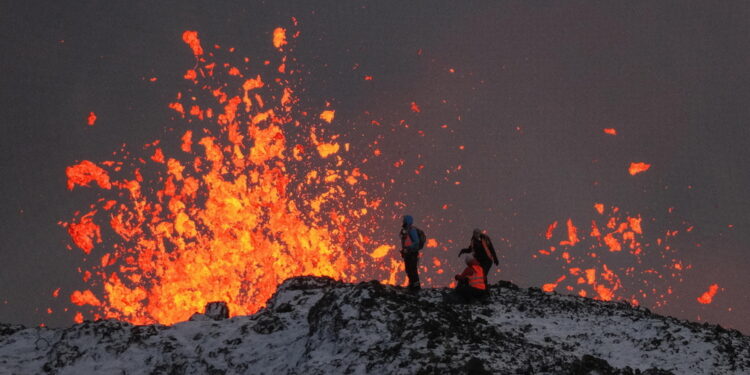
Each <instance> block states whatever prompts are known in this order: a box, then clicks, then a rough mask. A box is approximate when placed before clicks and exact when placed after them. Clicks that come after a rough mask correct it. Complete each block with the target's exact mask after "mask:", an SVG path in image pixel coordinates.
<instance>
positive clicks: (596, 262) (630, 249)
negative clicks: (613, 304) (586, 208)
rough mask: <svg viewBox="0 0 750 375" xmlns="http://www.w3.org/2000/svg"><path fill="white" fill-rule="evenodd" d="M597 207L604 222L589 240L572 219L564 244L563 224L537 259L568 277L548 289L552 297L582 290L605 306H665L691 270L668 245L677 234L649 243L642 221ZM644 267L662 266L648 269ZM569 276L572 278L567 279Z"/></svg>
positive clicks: (595, 225) (551, 230)
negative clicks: (560, 291)
mask: <svg viewBox="0 0 750 375" xmlns="http://www.w3.org/2000/svg"><path fill="white" fill-rule="evenodd" d="M593 207H594V210H595V212H596V215H598V217H599V218H598V219H593V220H591V231H590V233H589V236H588V237H584V236H581V235H580V234H579V229H578V228H577V227H576V226H575V225H574V224H573V221H572V220H571V219H568V220H567V224H568V225H567V226H568V231H567V233H566V235H565V237H563V239H562V240H557V241H556V240H554V231H555V228H556V227H557V221H554V222H553V223H552V224H550V225H549V227H548V228H547V231H546V233H545V234H544V237H545V238H546V239H547V240H548V241H550V242H551V243H552V244H551V245H550V246H549V248H548V249H546V250H545V249H542V250H539V251H538V252H537V254H540V255H541V256H543V257H544V258H540V255H537V254H534V255H533V257H534V258H539V259H549V260H552V261H555V262H558V264H560V266H561V268H562V269H563V270H564V271H563V272H564V273H563V275H562V276H560V277H559V278H558V279H557V280H556V281H555V282H551V283H547V284H544V285H543V286H542V289H543V290H544V291H547V292H551V291H553V290H556V289H557V288H558V287H560V286H563V287H564V288H565V289H566V290H568V291H575V290H576V289H577V290H578V291H577V294H578V295H580V296H584V297H585V296H593V298H596V299H600V300H605V301H609V300H613V299H625V300H627V301H629V302H630V303H632V304H634V305H637V304H642V303H643V302H647V303H648V304H649V305H651V306H653V307H660V306H663V305H665V304H666V303H667V301H668V295H669V294H671V293H672V283H676V282H680V281H681V280H682V272H683V270H684V269H689V268H691V267H690V266H689V265H687V266H683V265H682V262H681V261H679V260H677V259H675V257H676V254H675V252H676V251H675V249H674V248H672V247H670V246H669V245H668V244H667V239H668V238H670V237H672V236H674V235H675V234H676V233H677V231H667V233H665V235H664V237H663V238H662V237H660V238H657V239H656V241H655V242H654V243H649V242H646V240H645V238H644V229H643V226H642V221H643V219H642V218H641V216H640V215H623V213H622V212H620V209H619V208H618V207H609V208H608V207H606V206H605V205H604V204H603V203H596V204H594V205H593ZM556 245H559V246H560V248H558V247H556ZM556 250H559V251H556ZM644 264H652V265H654V264H660V265H661V266H660V267H657V268H645V267H644V266H643V265H644ZM615 265H616V266H615ZM566 274H569V275H570V276H572V278H566V276H567V275H566Z"/></svg>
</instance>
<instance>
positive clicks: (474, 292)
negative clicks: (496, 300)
mask: <svg viewBox="0 0 750 375" xmlns="http://www.w3.org/2000/svg"><path fill="white" fill-rule="evenodd" d="M464 260H465V261H466V268H465V269H464V272H462V273H461V274H459V275H456V281H458V284H457V285H456V290H455V291H456V295H457V296H458V297H459V298H460V299H461V300H462V302H464V303H471V302H472V301H475V300H480V299H483V298H485V297H486V296H487V282H486V279H485V277H484V269H482V266H481V265H480V264H479V262H478V261H477V260H476V259H475V258H474V257H473V256H472V255H470V254H469V255H466V256H465V258H464Z"/></svg>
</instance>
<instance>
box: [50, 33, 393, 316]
mask: <svg viewBox="0 0 750 375" xmlns="http://www.w3.org/2000/svg"><path fill="white" fill-rule="evenodd" d="M295 24H296V22H295ZM286 32H287V30H286V29H284V28H276V29H275V30H274V31H273V33H272V38H270V39H271V40H269V41H268V43H269V45H273V46H274V47H275V49H274V51H276V53H277V56H275V57H274V58H272V59H269V60H259V61H263V62H264V63H263V65H260V64H258V65H259V66H256V65H252V64H251V61H255V59H249V58H244V62H245V64H244V65H239V66H235V65H234V64H230V63H228V62H223V60H222V59H223V57H224V56H227V60H228V61H229V60H231V61H237V60H238V59H236V58H233V59H229V56H233V55H232V54H233V53H235V52H234V48H231V49H229V50H222V49H221V48H220V47H219V46H215V47H214V48H213V49H208V48H204V47H203V45H202V44H201V40H200V38H199V34H198V32H196V31H185V33H184V34H183V35H182V38H183V41H184V42H185V43H186V44H187V46H188V47H189V48H190V49H191V51H192V53H193V55H194V56H195V66H194V67H192V68H191V69H188V70H187V72H185V73H179V76H183V77H184V79H185V80H186V81H185V82H186V86H187V87H188V88H186V89H185V90H183V91H182V92H180V93H178V94H177V95H176V96H175V98H176V99H175V100H174V101H173V102H171V103H169V104H167V105H168V107H169V108H171V109H172V110H173V111H174V113H175V116H176V118H177V119H176V120H175V125H174V126H173V128H174V130H173V131H171V133H168V134H169V135H168V136H166V137H165V138H164V139H160V140H156V141H153V142H150V143H148V144H146V145H145V146H144V147H143V150H142V151H137V150H136V151H126V148H125V147H124V148H123V150H121V151H120V152H118V153H116V159H115V160H112V161H102V162H96V163H95V162H91V161H88V160H83V161H80V162H78V163H77V164H75V165H73V166H71V167H69V168H68V169H67V171H66V174H67V177H68V186H67V187H68V189H69V190H79V189H82V188H87V187H88V188H92V189H98V190H97V191H98V199H97V201H96V203H95V204H93V205H91V208H90V209H89V210H87V212H76V213H75V214H74V217H73V218H72V219H71V220H70V221H69V222H65V223H61V224H62V225H63V226H65V227H66V228H67V231H68V233H69V235H70V237H71V239H72V242H73V244H75V246H77V247H78V248H80V249H81V250H83V252H84V254H85V256H86V258H85V261H86V265H87V267H86V268H84V269H81V270H80V272H81V273H82V274H83V278H84V281H86V282H88V283H89V284H90V285H91V286H92V290H83V291H74V292H73V293H72V294H71V295H70V300H71V302H72V303H73V304H75V305H77V306H82V307H83V306H85V309H87V310H83V311H78V312H77V313H76V317H75V320H76V321H81V320H82V319H83V318H84V315H83V314H90V315H91V316H92V317H94V318H100V317H104V318H117V319H121V320H126V321H129V322H131V323H135V324H147V323H154V322H158V323H163V324H171V323H175V322H179V321H184V320H186V319H188V318H189V317H190V315H191V314H193V313H194V312H197V311H202V309H203V307H204V306H205V305H206V303H207V302H211V301H226V302H227V303H228V305H229V311H230V312H231V314H232V315H243V314H251V313H254V312H255V311H257V310H258V309H260V308H261V307H262V306H263V304H264V303H265V301H266V300H267V299H268V298H269V297H271V295H272V294H273V293H274V292H275V291H276V287H277V285H278V284H279V283H280V282H281V281H283V280H284V279H286V278H289V277H292V276H298V275H318V276H330V277H334V278H336V279H340V280H346V281H353V280H359V279H361V278H363V275H365V274H368V269H367V267H369V266H366V265H365V262H364V261H363V260H362V259H364V258H367V259H370V258H379V257H384V256H385V254H387V253H388V252H389V251H390V250H391V248H392V246H388V245H384V244H383V243H376V240H375V238H376V236H374V235H372V233H374V232H375V231H376V230H377V226H376V224H375V221H374V218H376V217H377V212H378V210H379V209H380V207H381V206H380V204H381V201H382V198H381V194H380V193H379V192H377V191H376V190H374V189H372V188H370V187H368V185H367V184H366V183H367V180H368V178H369V177H368V175H367V173H366V172H365V171H364V170H362V169H361V166H354V165H353V162H351V161H350V158H347V155H346V153H347V152H349V151H350V145H349V144H348V143H346V144H341V142H340V140H339V135H338V134H337V133H336V132H335V129H336V126H335V125H336V117H335V116H334V114H335V109H333V108H329V105H328V104H326V105H325V106H322V105H321V108H318V109H310V108H303V106H302V105H301V104H300V98H299V97H298V92H301V90H298V85H299V80H298V79H295V73H296V72H295V70H294V69H293V66H292V65H294V64H293V63H294V61H295V60H294V58H292V57H290V56H289V55H288V53H289V51H291V46H292V44H293V42H292V41H293V39H294V38H296V36H297V35H298V34H299V33H298V32H297V33H296V34H294V35H291V36H289V37H288V36H287V34H286ZM191 65H192V63H191ZM165 104H166V103H165ZM92 115H93V113H92ZM90 122H92V120H90ZM368 152H369V151H368ZM351 160H355V158H351ZM102 244H104V245H102ZM381 271H383V272H385V274H384V275H383V278H385V279H388V280H391V281H393V282H395V276H394V273H395V272H396V271H398V265H397V263H393V262H391V263H389V264H386V265H385V266H384V268H383V269H382V270H381ZM368 275H372V272H370V273H369V274H368Z"/></svg>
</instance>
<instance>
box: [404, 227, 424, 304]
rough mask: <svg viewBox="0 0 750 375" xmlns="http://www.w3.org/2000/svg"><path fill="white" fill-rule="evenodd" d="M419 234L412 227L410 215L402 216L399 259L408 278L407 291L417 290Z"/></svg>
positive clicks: (418, 284) (418, 287) (418, 286)
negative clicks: (402, 260)
mask: <svg viewBox="0 0 750 375" xmlns="http://www.w3.org/2000/svg"><path fill="white" fill-rule="evenodd" d="M419 244H420V242H419V234H418V233H417V228H416V227H414V218H413V217H411V215H404V221H403V223H402V224H401V257H402V258H404V268H405V270H406V276H407V277H408V278H409V290H413V291H416V290H419V289H421V285H420V283H419V271H418V270H417V266H418V265H419Z"/></svg>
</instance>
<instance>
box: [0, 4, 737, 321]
mask: <svg viewBox="0 0 750 375" xmlns="http://www.w3.org/2000/svg"><path fill="white" fill-rule="evenodd" d="M291 17H296V18H297V19H298V20H299V27H298V29H299V30H300V32H301V34H300V37H299V38H298V40H296V41H295V43H296V44H295V51H294V56H295V57H296V58H297V59H298V61H299V63H300V64H302V65H304V68H303V69H304V70H305V71H306V72H307V73H306V76H305V83H304V85H305V96H306V97H308V98H316V100H318V102H319V103H322V102H324V101H331V102H332V105H333V107H335V108H336V119H337V121H338V122H339V123H340V124H343V126H351V129H353V130H352V134H349V136H351V137H352V139H357V137H359V136H361V138H362V139H370V138H372V136H374V135H376V134H375V133H374V132H376V131H379V132H381V133H382V130H373V129H372V128H371V127H370V128H368V127H367V126H363V124H369V123H370V121H371V120H372V119H375V118H377V119H379V120H380V121H381V122H382V123H384V124H398V123H399V120H401V119H404V118H407V117H408V120H409V122H410V124H411V126H413V127H416V128H419V129H424V130H425V132H427V133H428V136H427V137H425V138H424V139H421V138H419V137H416V136H412V137H410V138H409V137H407V138H405V139H397V140H392V141H388V140H387V136H388V134H387V133H386V134H384V135H385V136H386V139H385V140H384V141H383V143H382V148H383V153H384V154H386V155H389V157H391V158H396V159H401V158H403V159H404V160H406V161H407V163H415V164H413V165H407V166H406V167H408V168H411V169H413V168H414V165H416V164H418V163H422V164H424V165H425V168H424V172H423V173H422V174H420V175H419V176H412V177H410V178H408V179H405V178H401V179H399V180H398V181H399V182H397V183H396V184H395V185H393V186H392V190H391V192H390V198H391V199H392V200H399V201H402V202H404V203H405V204H407V207H408V210H409V212H410V213H412V214H414V215H415V217H416V219H417V223H418V224H419V223H422V224H424V225H425V226H426V227H427V230H428V232H430V233H428V234H429V235H430V236H434V237H436V238H437V239H438V240H439V241H440V242H441V243H450V242H448V241H449V240H452V241H455V242H454V243H453V244H450V245H449V246H451V249H450V250H449V251H454V250H455V251H456V252H457V251H458V249H460V247H462V246H464V245H465V242H467V240H468V237H469V235H470V233H471V229H472V228H474V227H481V228H485V229H487V230H488V233H489V235H490V236H491V237H492V238H493V239H495V242H496V245H497V247H498V250H499V252H500V254H501V258H502V259H501V266H500V271H498V272H496V273H495V274H494V275H493V276H492V277H493V278H495V279H498V278H502V279H508V280H513V281H514V282H516V283H518V284H519V285H521V286H523V287H529V286H540V285H542V284H544V283H547V282H552V281H554V280H555V279H556V278H557V277H558V276H560V275H561V274H562V272H564V271H562V270H561V268H560V267H559V265H558V266H550V265H547V266H543V265H541V264H540V262H539V261H535V260H533V259H532V258H531V255H532V254H533V253H534V252H535V251H536V250H538V249H541V248H544V247H545V246H548V245H549V242H547V241H546V240H545V239H544V238H543V236H542V233H543V232H544V231H545V230H546V228H547V226H548V225H549V224H550V223H551V222H553V221H556V220H557V221H561V222H563V221H565V220H567V218H572V220H573V221H574V222H577V223H581V224H582V226H583V227H584V228H587V227H586V225H585V223H587V221H590V220H591V216H592V213H593V211H592V205H593V203H595V202H603V203H606V204H608V205H615V206H618V207H621V209H622V210H624V211H627V212H631V213H638V214H641V215H642V216H643V217H644V218H645V220H644V231H645V232H648V233H659V235H661V233H663V232H664V231H666V230H667V229H670V228H671V229H673V228H677V227H680V228H684V227H687V226H693V227H694V229H693V230H692V231H691V232H684V231H683V233H681V234H680V235H679V236H677V237H675V239H674V240H673V242H672V246H674V247H675V248H677V249H678V250H679V252H678V254H679V257H680V258H681V259H682V260H683V261H685V263H689V264H692V266H693V268H692V269H691V270H689V272H685V273H684V281H683V282H682V283H679V284H677V285H679V287H678V288H676V291H675V295H674V297H672V299H671V300H670V303H669V304H668V305H667V306H665V307H662V308H659V309H657V310H656V311H657V312H659V313H664V314H669V315H674V316H677V317H680V318H686V319H691V320H696V319H698V318H699V317H700V319H701V320H707V321H710V322H713V323H720V324H722V325H724V326H729V327H734V328H738V329H740V330H742V331H743V332H745V333H750V323H749V322H750V321H748V319H747V316H749V315H750V297H749V296H748V292H747V289H746V288H747V287H748V285H750V272H748V269H749V268H750V257H749V256H748V250H750V246H748V244H750V242H749V241H750V232H748V230H747V225H748V219H750V200H749V199H748V198H747V191H748V189H749V188H750V169H748V167H747V165H748V162H750V152H749V151H748V145H750V141H749V137H750V130H748V129H749V128H748V121H749V120H750V105H748V103H749V102H750V70H748V64H749V63H750V22H748V20H750V4H748V3H747V2H743V1H724V2H693V1H679V2H663V1H629V2H595V1H566V2H552V1H488V2H446V1H430V2H426V1H425V2H421V1H416V2H396V1H346V2H344V1H341V2H333V1H331V2H313V1H299V2H286V1H279V2H271V1H261V2H258V1H241V2H224V1H216V2H214V1H210V2H209V1H206V2H196V1H184V2H139V1H114V2H113V1H78V2H61V1H49V2H39V1H29V2H21V1H16V2H10V1H3V2H2V3H0V46H2V51H3V52H2V54H1V55H0V67H1V68H2V70H1V72H2V74H0V88H1V90H0V98H1V101H0V122H1V123H2V137H0V157H1V159H0V176H1V177H0V178H2V183H1V185H0V186H1V191H2V195H1V196H2V197H3V198H4V199H3V204H2V205H0V210H1V211H0V212H1V216H0V220H2V222H1V224H2V225H1V226H0V322H7V323H23V324H26V325H36V324H40V323H46V324H48V325H52V326H60V325H66V324H70V322H71V318H72V313H71V312H67V313H66V312H62V310H63V309H64V308H65V307H70V303H69V302H68V296H69V294H70V292H71V291H73V290H75V289H81V288H86V287H87V286H86V285H85V284H84V283H83V282H82V281H81V277H80V274H79V273H78V271H77V268H78V267H80V266H81V263H80V262H81V256H80V252H78V251H77V250H74V251H69V250H67V249H66V245H67V244H68V243H69V239H68V236H67V234H66V232H65V230H64V228H62V227H60V226H59V225H58V221H61V220H68V219H69V218H70V217H71V215H72V213H73V212H75V211H76V210H85V209H86V208H87V206H88V204H89V203H91V201H92V198H91V197H92V195H91V194H89V193H87V192H86V191H85V190H75V191H73V192H70V191H68V190H66V178H65V173H64V172H65V168H66V167H67V166H69V165H71V164H74V163H76V162H78V161H80V160H83V159H88V160H95V161H101V160H107V159H108V158H110V157H111V155H112V152H113V151H115V150H117V149H119V148H120V147H121V145H122V144H123V143H125V144H129V145H142V144H144V143H146V142H150V141H153V140H154V139H157V138H160V137H162V136H164V134H166V132H167V131H166V130H165V129H166V128H167V127H169V126H174V125H173V124H171V123H170V120H169V119H170V118H171V116H172V113H171V110H170V109H168V108H167V106H166V104H167V103H168V102H169V101H170V100H173V97H174V94H175V92H176V91H177V87H178V86H179V85H180V84H181V83H182V82H183V81H184V80H183V79H182V77H181V74H182V73H183V72H184V70H185V69H187V68H190V67H191V64H192V63H193V61H194V60H193V57H192V55H191V53H190V50H189V49H188V48H186V46H185V45H184V43H183V42H182V40H181V35H182V32H183V31H184V30H196V31H198V32H199V33H200V36H201V40H202V41H203V43H204V46H211V45H213V44H220V45H231V46H234V47H236V48H237V49H241V50H243V51H244V52H245V53H246V54H248V55H251V56H252V55H257V56H262V55H263V54H264V53H268V51H269V50H270V49H269V46H268V43H269V42H268V41H269V40H270V39H269V38H270V32H271V30H273V29H274V28H275V27H277V26H283V25H289V24H290V18H291ZM449 69H454V73H450V72H449ZM365 75H370V76H372V77H373V80H372V81H371V82H365V81H364V80H363V76H365ZM149 77H157V78H158V80H157V81H156V82H150V81H149V80H148V78H149ZM411 102H416V103H418V104H419V105H420V107H421V112H420V113H418V114H415V113H413V112H411V111H410V109H409V106H410V103H411ZM90 111H94V112H96V114H97V116H98V117H99V119H98V120H97V125H96V126H93V127H89V126H86V124H85V122H86V116H87V115H88V113H89V112H90ZM459 117H460V119H459ZM441 124H448V125H449V129H450V130H451V131H440V130H439V129H440V125H441ZM603 128H615V129H617V131H618V135H617V136H607V135H605V134H603V132H602V129H603ZM341 129H345V127H344V128H341ZM355 131H356V132H357V134H354V133H355ZM342 132H343V133H346V130H343V131H342ZM360 133H361V134H360ZM398 134H407V133H404V132H401V133H398ZM355 135H356V136H357V137H355ZM352 142H353V143H354V145H355V146H356V145H357V144H356V140H354V141H352ZM457 145H463V146H464V150H458V149H457V148H456V147H454V146H457ZM631 161H645V162H648V163H650V164H652V168H651V169H650V170H649V171H648V172H646V173H643V174H640V175H637V176H630V175H628V174H627V167H628V166H629V164H630V162H631ZM458 165H461V171H459V172H457V173H456V175H455V179H456V180H460V185H455V184H453V183H441V184H435V183H433V181H436V180H439V181H443V180H442V179H443V178H444V177H445V168H446V166H447V167H448V168H453V167H456V166H458ZM371 174H372V175H373V176H376V177H380V178H383V179H387V176H378V174H377V173H371ZM451 178H453V177H451ZM449 182H452V180H451V181H449ZM444 204H449V209H447V210H443V209H442V206H443V205H444ZM669 208H673V209H672V213H669ZM396 214H397V213H396V212H394V213H393V217H389V218H386V219H384V221H383V223H382V224H383V229H382V230H383V231H389V232H395V231H397V227H398V217H397V215H396ZM584 231H585V229H584ZM649 231H650V232H649ZM649 235H651V234H649ZM651 236H653V237H655V236H656V235H651ZM652 239H653V238H652ZM454 248H455V249H454ZM647 266H648V265H647ZM452 267H454V268H458V267H460V265H458V264H456V265H454V266H452ZM433 276H435V277H437V275H433ZM444 276H445V277H446V278H445V280H447V278H448V277H449V276H450V275H444ZM714 283H717V284H719V286H720V287H721V288H723V289H722V290H721V291H720V292H719V293H718V294H717V295H716V297H715V299H714V302H713V303H712V304H710V305H705V306H704V305H700V304H698V303H697V302H696V300H695V299H696V297H698V296H700V295H701V293H703V292H704V291H705V290H707V289H708V286H709V285H711V284H714ZM57 288H61V297H60V298H57V299H55V298H52V296H51V294H52V291H54V290H55V289H57ZM47 308H52V309H53V310H54V311H56V313H54V314H52V315H49V314H47Z"/></svg>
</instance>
